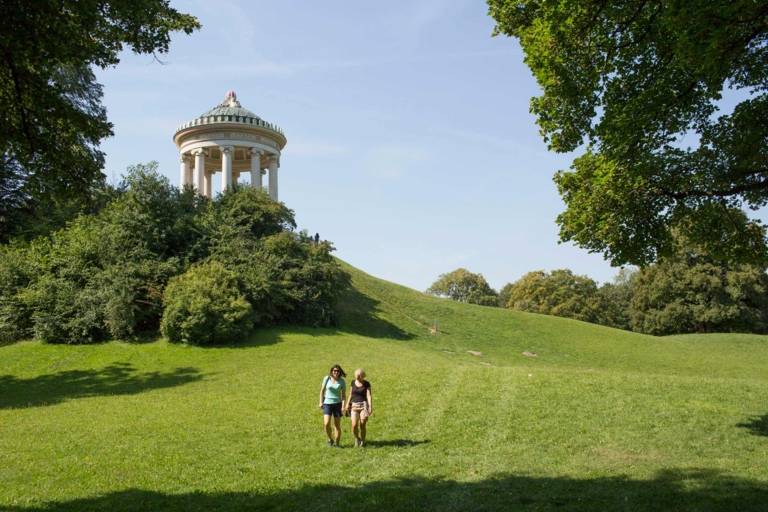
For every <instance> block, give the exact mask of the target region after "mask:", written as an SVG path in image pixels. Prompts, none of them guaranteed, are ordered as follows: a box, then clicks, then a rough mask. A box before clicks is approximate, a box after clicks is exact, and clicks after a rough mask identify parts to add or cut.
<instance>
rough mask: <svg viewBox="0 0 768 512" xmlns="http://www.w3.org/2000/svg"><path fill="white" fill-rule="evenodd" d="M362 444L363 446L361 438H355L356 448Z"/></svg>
mask: <svg viewBox="0 0 768 512" xmlns="http://www.w3.org/2000/svg"><path fill="white" fill-rule="evenodd" d="M360 446H362V445H361V444H360V440H359V439H355V448H360Z"/></svg>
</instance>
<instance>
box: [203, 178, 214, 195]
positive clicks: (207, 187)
mask: <svg viewBox="0 0 768 512" xmlns="http://www.w3.org/2000/svg"><path fill="white" fill-rule="evenodd" d="M203 195H204V196H205V197H208V198H211V197H213V173H212V172H207V173H205V182H204V183H203Z"/></svg>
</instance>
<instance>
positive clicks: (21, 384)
mask: <svg viewBox="0 0 768 512" xmlns="http://www.w3.org/2000/svg"><path fill="white" fill-rule="evenodd" d="M202 378H203V375H202V374H201V373H200V372H199V371H198V370H196V369H195V368H176V369H175V370H173V371H170V372H165V373H162V372H148V373H136V371H135V370H134V369H133V367H132V366H131V365H130V364H127V363H115V364H112V365H109V366H106V367H104V368H101V369H95V370H66V371H62V372H58V373H53V374H49V375H41V376H38V377H33V378H30V379H23V378H22V379H20V378H17V377H14V376H12V375H0V390H2V392H1V393H0V409H13V408H22V407H40V406H45V405H55V404H58V403H61V402H64V401H66V400H71V399H74V398H85V397H91V396H104V395H133V394H136V393H141V392H143V391H147V390H150V389H158V388H169V387H173V386H180V385H182V384H187V383H190V382H195V381H198V380H201V379H202Z"/></svg>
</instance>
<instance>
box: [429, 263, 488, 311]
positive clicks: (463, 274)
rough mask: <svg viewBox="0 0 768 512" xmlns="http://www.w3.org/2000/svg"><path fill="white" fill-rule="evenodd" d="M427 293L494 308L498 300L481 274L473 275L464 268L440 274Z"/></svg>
mask: <svg viewBox="0 0 768 512" xmlns="http://www.w3.org/2000/svg"><path fill="white" fill-rule="evenodd" d="M427 293H429V294H431V295H438V296H442V297H449V298H451V299H453V300H455V301H458V302H467V303H469V304H480V305H482V306H496V305H498V300H499V299H498V295H497V293H496V291H495V290H494V289H493V288H491V285H489V284H488V281H486V280H485V278H484V277H483V274H475V273H474V272H470V271H469V270H467V269H465V268H457V269H456V270H454V271H453V272H448V273H445V274H440V276H438V278H437V281H435V282H434V283H432V286H430V287H429V288H428V289H427Z"/></svg>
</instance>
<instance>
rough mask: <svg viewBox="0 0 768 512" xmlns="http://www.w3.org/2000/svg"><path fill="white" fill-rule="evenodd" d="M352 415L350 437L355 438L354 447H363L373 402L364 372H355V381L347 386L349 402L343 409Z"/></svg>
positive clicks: (361, 370)
mask: <svg viewBox="0 0 768 512" xmlns="http://www.w3.org/2000/svg"><path fill="white" fill-rule="evenodd" d="M350 410H351V413H352V435H354V436H355V446H356V447H358V448H361V447H363V446H365V433H366V428H365V425H366V423H368V417H369V416H370V415H371V414H373V400H372V398H371V383H370V382H368V381H367V380H365V370H363V369H362V368H358V369H357V370H355V380H353V381H352V384H350V386H349V402H347V405H346V406H345V407H344V412H345V413H346V414H349V413H350Z"/></svg>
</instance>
